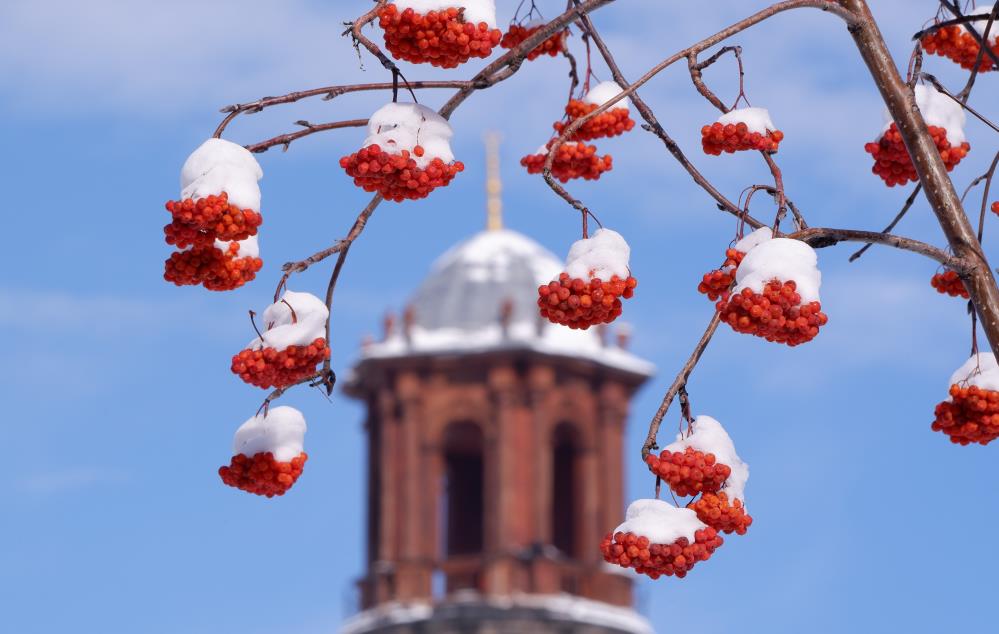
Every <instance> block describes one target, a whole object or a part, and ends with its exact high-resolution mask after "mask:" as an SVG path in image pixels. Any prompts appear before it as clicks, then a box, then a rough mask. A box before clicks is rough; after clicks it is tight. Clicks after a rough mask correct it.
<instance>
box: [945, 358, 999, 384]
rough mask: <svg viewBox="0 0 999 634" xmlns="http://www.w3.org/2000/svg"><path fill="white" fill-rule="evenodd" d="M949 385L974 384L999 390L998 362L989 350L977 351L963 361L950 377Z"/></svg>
mask: <svg viewBox="0 0 999 634" xmlns="http://www.w3.org/2000/svg"><path fill="white" fill-rule="evenodd" d="M951 385H957V386H959V387H971V386H975V387H978V388H981V389H983V390H992V391H994V392H999V364H997V363H996V357H995V355H994V354H992V353H991V352H979V353H978V354H975V355H972V356H971V358H970V359H968V360H967V361H965V362H964V365H962V366H961V367H960V368H958V369H957V372H955V373H954V374H952V375H951V377H950V385H948V386H947V387H950V386H951Z"/></svg>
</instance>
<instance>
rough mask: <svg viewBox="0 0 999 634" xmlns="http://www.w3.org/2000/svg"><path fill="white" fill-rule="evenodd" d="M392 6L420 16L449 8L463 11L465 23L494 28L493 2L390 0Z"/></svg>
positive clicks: (473, 0)
mask: <svg viewBox="0 0 999 634" xmlns="http://www.w3.org/2000/svg"><path fill="white" fill-rule="evenodd" d="M392 4H394V5H395V6H397V7H398V8H399V11H405V10H406V9H412V10H413V11H414V12H416V13H419V14H420V15H426V14H428V13H430V12H431V11H441V10H444V9H450V8H451V7H455V8H458V9H464V10H465V13H464V16H465V22H472V23H473V24H478V23H479V22H485V23H486V24H487V25H488V26H489V28H491V29H494V28H496V2H495V0H392Z"/></svg>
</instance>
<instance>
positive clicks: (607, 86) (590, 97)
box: [583, 81, 628, 110]
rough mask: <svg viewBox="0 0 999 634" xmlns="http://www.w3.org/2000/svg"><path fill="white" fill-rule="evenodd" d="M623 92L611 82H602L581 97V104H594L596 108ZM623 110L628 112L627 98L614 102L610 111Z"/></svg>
mask: <svg viewBox="0 0 999 634" xmlns="http://www.w3.org/2000/svg"><path fill="white" fill-rule="evenodd" d="M622 92H624V89H623V88H621V87H620V86H619V85H617V84H616V83H614V82H612V81H602V82H600V83H599V84H597V85H596V86H594V87H593V88H591V89H590V92H588V93H586V96H585V97H583V103H595V104H597V105H598V106H602V105H604V104H605V103H607V102H608V101H610V100H611V99H613V98H614V97H617V96H618V95H619V94H620V93H622ZM615 108H624V109H625V110H628V98H627V97H625V98H624V99H622V100H620V101H615V102H614V105H613V106H611V107H610V109H612V110H613V109H615Z"/></svg>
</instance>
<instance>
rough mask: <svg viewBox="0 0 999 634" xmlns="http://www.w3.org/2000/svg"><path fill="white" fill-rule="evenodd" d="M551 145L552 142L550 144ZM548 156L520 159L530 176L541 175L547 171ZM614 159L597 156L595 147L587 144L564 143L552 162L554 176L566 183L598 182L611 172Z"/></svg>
mask: <svg viewBox="0 0 999 634" xmlns="http://www.w3.org/2000/svg"><path fill="white" fill-rule="evenodd" d="M548 145H549V146H550V145H551V142H549V144H548ZM547 160H548V155H547V154H529V155H527V156H525V157H524V158H522V159H520V164H521V165H523V166H524V167H526V168H527V173H528V174H540V173H541V172H543V171H544V169H545V162H546V161H547ZM612 162H613V159H612V158H611V155H610V154H606V155H604V156H597V148H596V146H595V145H586V144H585V143H563V144H562V145H560V146H559V148H558V150H557V151H556V152H555V160H554V161H552V176H554V177H555V178H557V179H558V180H560V181H561V182H563V183H565V182H568V181H569V180H570V179H573V178H584V179H586V180H588V181H592V180H597V179H598V178H600V175H601V174H603V173H604V172H609V171H610V169H611V167H612Z"/></svg>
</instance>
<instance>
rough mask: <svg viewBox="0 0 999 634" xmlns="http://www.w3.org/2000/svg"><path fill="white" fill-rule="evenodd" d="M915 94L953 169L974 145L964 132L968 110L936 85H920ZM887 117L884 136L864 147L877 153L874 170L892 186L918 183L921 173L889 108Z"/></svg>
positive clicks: (924, 117)
mask: <svg viewBox="0 0 999 634" xmlns="http://www.w3.org/2000/svg"><path fill="white" fill-rule="evenodd" d="M915 95H916V105H917V106H919V111H920V113H922V115H923V119H925V120H926V126H927V127H928V128H929V131H930V136H932V137H933V142H934V143H935V144H936V146H937V150H939V151H940V157H941V158H942V159H943V162H944V165H945V166H946V167H947V171H948V172H949V171H951V170H952V169H954V166H955V165H957V164H958V163H960V162H961V159H963V158H964V157H965V156H967V154H968V152H969V151H970V150H971V145H970V144H969V143H968V142H967V140H966V138H965V136H964V122H965V116H964V110H963V109H962V108H961V105H960V104H958V103H957V102H955V101H954V100H953V99H951V98H950V97H948V96H947V95H945V94H943V93H941V92H940V91H938V90H937V89H936V88H933V87H932V86H923V85H919V86H916V89H915ZM884 118H885V125H884V128H883V129H882V130H881V136H880V137H878V139H877V140H876V141H874V142H873V143H868V144H867V145H865V146H864V150H865V151H866V152H867V153H868V154H870V155H871V156H873V157H874V167H872V168H871V171H872V172H874V173H875V174H877V175H878V176H880V177H881V179H882V180H884V182H885V183H886V184H887V185H888V186H889V187H894V186H895V185H904V184H906V183H908V182H913V183H914V182H916V181H917V180H919V176H917V175H916V168H915V166H914V165H913V164H912V158H911V157H910V156H909V152H908V150H906V149H905V143H903V142H902V135H901V133H899V131H898V126H897V125H895V122H894V121H892V118H891V115H890V114H889V113H888V110H887V109H886V110H885V114H884Z"/></svg>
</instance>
